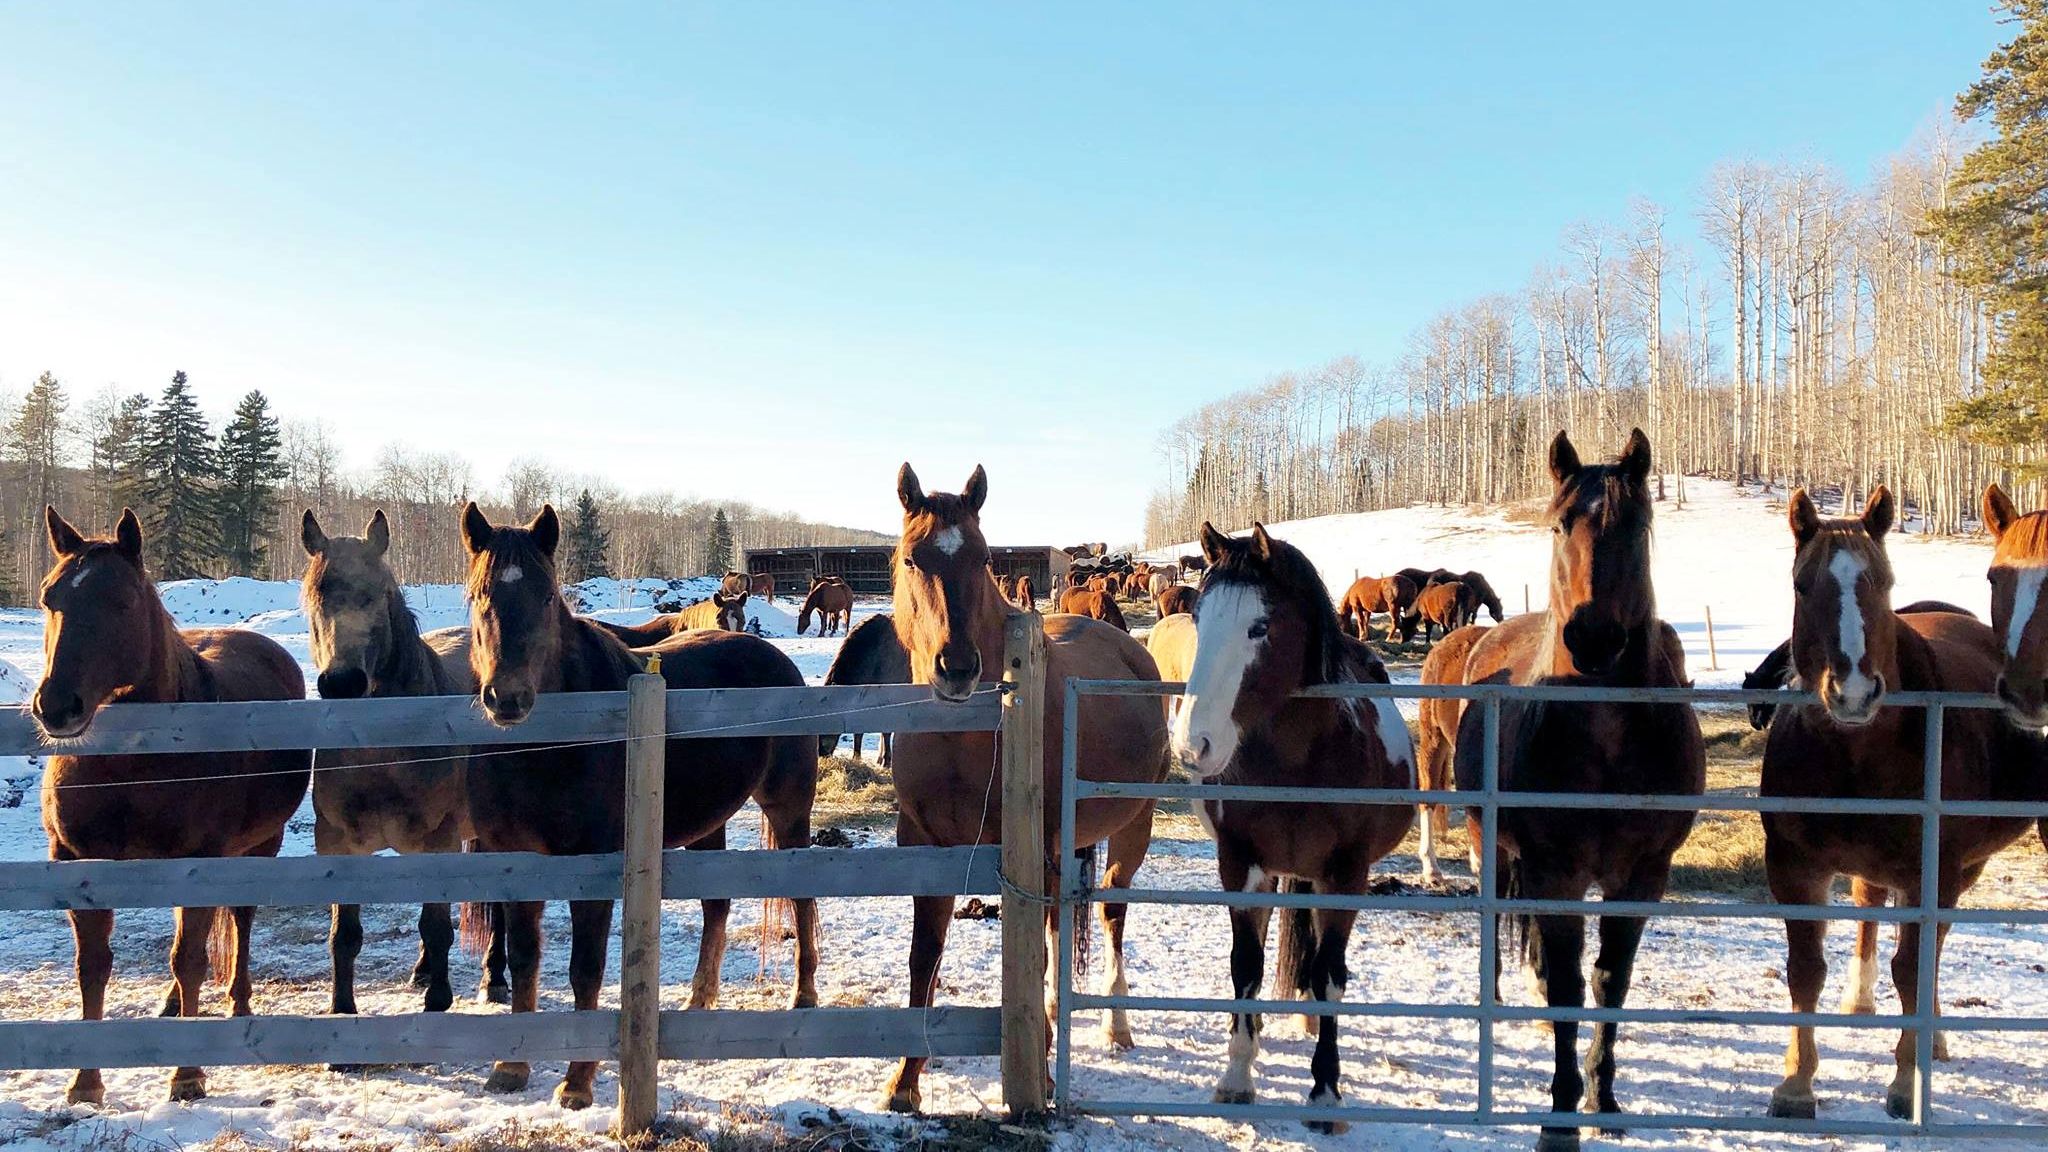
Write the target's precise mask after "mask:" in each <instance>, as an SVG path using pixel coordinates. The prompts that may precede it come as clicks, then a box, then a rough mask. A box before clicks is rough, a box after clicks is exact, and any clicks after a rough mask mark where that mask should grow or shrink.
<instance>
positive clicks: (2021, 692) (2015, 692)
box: [1997, 675, 2048, 730]
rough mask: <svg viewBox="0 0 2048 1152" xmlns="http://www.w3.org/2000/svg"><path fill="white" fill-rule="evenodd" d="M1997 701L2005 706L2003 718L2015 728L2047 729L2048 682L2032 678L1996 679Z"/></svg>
mask: <svg viewBox="0 0 2048 1152" xmlns="http://www.w3.org/2000/svg"><path fill="white" fill-rule="evenodd" d="M1997 692H1998V699H1999V701H2000V702H2001V703H2003V704H2004V705H2005V718H2006V719H2007V720H2009V721H2011V722H2012V724H2013V726H2014V727H2016V728H2025V729H2030V730H2031V729H2038V728H2048V680H2040V679H2036V678H2033V677H2020V678H2018V679H2013V678H2011V677H2007V676H2003V675H2001V676H1999V678H1998V688H1997Z"/></svg>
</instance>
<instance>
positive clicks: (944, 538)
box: [932, 525, 967, 556]
mask: <svg viewBox="0 0 2048 1152" xmlns="http://www.w3.org/2000/svg"><path fill="white" fill-rule="evenodd" d="M966 542H967V538H966V537H965V536H962V535H961V534H960V528H959V526H958V525H954V526H951V527H948V528H946V529H945V530H943V531H941V532H940V533H938V534H937V535H936V536H933V537H932V547H934V548H937V549H938V550H939V551H941V552H944V553H945V554H946V555H948V556H951V555H952V554H953V553H955V552H958V551H959V550H960V545H962V544H965V543H966Z"/></svg>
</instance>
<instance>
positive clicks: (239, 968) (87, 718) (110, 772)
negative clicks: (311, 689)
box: [29, 506, 311, 1105]
mask: <svg viewBox="0 0 2048 1152" xmlns="http://www.w3.org/2000/svg"><path fill="white" fill-rule="evenodd" d="M43 519H44V525H45V528H46V529H47V531H48V533H49V539H50V553H51V555H52V556H53V557H54V560H55V563H54V564H53V565H52V566H51V568H50V572H49V574H48V575H47V576H45V577H44V578H43V583H42V589H41V603H42V605H43V652H44V654H45V656H46V657H47V661H46V663H45V666H44V671H43V677H42V679H41V680H40V681H39V682H38V683H37V684H36V690H35V695H34V696H33V697H32V698H31V699H30V701H29V713H30V715H32V716H33V717H34V718H35V722H36V726H37V727H38V728H40V729H41V730H42V733H43V735H44V736H45V737H46V738H48V739H49V740H51V741H52V742H54V743H55V744H56V745H57V746H58V749H59V753H58V754H57V755H53V756H51V757H50V759H49V762H48V764H47V766H46V767H45V768H44V771H43V797H42V798H43V829H44V831H45V832H46V833H48V835H49V841H50V859H52V860H163V859H175V858H183V857H191V856H203V857H233V856H275V855H277V850H278V848H279V846H280V845H282V844H283V843H284V826H285V821H286V820H288V819H290V818H291V814H292V813H293V811H295V810H296V809H297V808H298V806H299V803H300V801H302V800H304V799H305V796H306V783H307V779H308V777H309V775H310V771H309V770H310V767H311V759H310V757H309V755H308V754H307V752H305V751H303V750H301V751H273V752H205V753H158V754H153V755H147V756H72V755H67V754H63V753H62V752H61V748H62V744H63V742H64V741H66V740H72V739H76V738H77V737H80V736H83V735H85V733H86V731H87V730H88V729H90V728H91V727H92V722H93V719H94V717H96V716H98V715H99V712H100V709H102V708H104V707H108V706H110V705H116V706H118V705H121V704H130V703H133V704H167V703H174V702H178V701H197V702H223V701H230V700H301V699H304V698H305V695H306V681H305V677H304V676H303V675H301V674H300V672H299V666H298V663H297V662H296V661H294V660H293V659H292V658H291V655H290V654H289V653H287V652H286V651H285V650H284V649H283V648H281V647H279V646H278V644H277V642H276V641H274V640H271V639H270V638H269V637H267V636H262V635H259V634H257V633H255V632H248V631H243V630H239V629H229V628H191V629H186V630H184V631H180V630H179V629H178V626H177V624H176V623H175V622H174V621H173V620H172V619H171V614H170V613H169V612H168V611H166V610H165V609H164V605H163V601H162V600H161V599H159V598H158V597H157V592H156V586H155V585H154V584H151V583H150V581H149V576H148V574H147V573H146V572H145V571H144V569H143V563H142V525H141V522H140V521H138V520H137V519H136V518H135V513H134V512H133V511H132V510H129V509H125V508H124V509H122V511H121V519H120V521H119V523H117V524H116V525H115V526H114V535H113V537H112V538H111V539H90V540H88V539H86V538H85V537H83V536H81V535H79V532H78V530H77V529H76V528H73V527H72V526H71V524H70V522H69V521H67V520H65V519H64V517H63V516H61V515H59V514H58V512H57V509H56V508H55V507H50V506H46V507H45V508H44V509H43ZM219 911H220V909H217V908H180V909H178V910H177V929H176V932H175V934H174V935H173V937H172V940H171V975H172V980H173V983H172V987H171V988H170V990H169V992H168V994H167V995H166V997H165V1000H164V1005H163V1011H162V1013H161V1015H164V1016H197V1015H199V993H200V989H201V986H202V985H203V984H205V982H206V976H207V970H208V964H209V958H208V950H209V939H208V938H209V936H211V937H212V940H211V946H212V948H213V949H214V950H215V951H216V952H217V953H218V954H219V955H218V956H217V958H216V959H215V960H214V961H213V963H214V964H216V965H218V966H222V967H225V966H227V964H228V963H229V962H230V956H231V957H232V961H231V962H232V969H231V977H230V981H229V985H228V996H229V999H230V1001H231V1004H232V1007H231V1011H232V1013H233V1014H234V1015H236V1016H247V1015H249V1014H250V1009H249V995H250V991H251V983H250V975H249V929H250V924H251V921H252V920H253V918H254V915H255V909H254V908H253V907H248V906H240V907H236V908H233V909H230V910H229V912H228V915H227V916H226V917H224V918H219V919H217V918H216V914H217V913H218V912H219ZM70 917H71V932H72V937H73V939H74V940H75V941H76V948H77V971H78V997H79V1007H80V1012H79V1015H80V1018H81V1019H85V1020H99V1019H101V1018H103V1016H104V1015H105V1010H106V1001H107V981H108V979H109V978H111V977H112V975H113V971H114V950H113V943H112V941H113V934H114V912H113V909H111V908H74V909H72V910H71V912H70ZM230 946H231V947H232V952H231V953H230V952H229V948H230ZM205 1095H206V1073H205V1072H204V1071H202V1070H201V1069H198V1068H192V1067H184V1068H179V1069H177V1070H176V1071H174V1072H172V1073H171V1082H170V1098H171V1099H172V1100H173V1101H183V1100H198V1099H200V1098H202V1097H204V1096H205ZM64 1099H65V1100H66V1101H67V1102H68V1103H72V1104H93V1105H98V1104H102V1103H104V1102H105V1100H106V1085H105V1084H104V1083H103V1082H102V1081H101V1079H100V1073H99V1069H97V1068H81V1069H79V1070H78V1073H77V1075H76V1076H74V1077H72V1080H71V1085H70V1087H69V1088H68V1089H66V1090H65V1093H64Z"/></svg>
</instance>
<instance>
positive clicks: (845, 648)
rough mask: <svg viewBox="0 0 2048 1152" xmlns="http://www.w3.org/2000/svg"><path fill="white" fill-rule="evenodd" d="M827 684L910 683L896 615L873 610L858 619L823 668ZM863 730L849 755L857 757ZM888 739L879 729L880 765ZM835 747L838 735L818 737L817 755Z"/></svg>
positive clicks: (886, 759) (886, 755)
mask: <svg viewBox="0 0 2048 1152" xmlns="http://www.w3.org/2000/svg"><path fill="white" fill-rule="evenodd" d="M825 683H827V684H908V683H910V653H908V652H905V651H904V650H903V644H902V642H901V641H899V640H897V639H896V619H895V617H893V616H891V615H890V614H889V613H887V612H877V613H875V614H874V615H873V616H870V617H868V618H867V619H865V620H863V621H861V622H860V623H859V624H858V625H856V626H855V627H854V629H853V631H851V632H848V633H847V634H846V641H845V642H844V643H842V644H840V645H839V651H838V652H837V653H835V654H834V655H833V657H832V666H831V667H830V668H827V669H826V670H825ZM866 736H867V733H865V732H855V733H854V734H853V758H854V759H855V760H858V759H860V754H861V744H862V743H863V742H864V740H865V738H866ZM889 744H890V740H889V734H888V733H887V732H884V733H882V746H881V749H880V750H879V752H878V753H877V755H876V763H878V764H880V765H882V766H883V767H884V768H886V767H888V766H889V761H890V755H889V752H890V748H889ZM838 750H839V737H838V736H837V735H833V736H820V737H818V755H820V756H830V755H832V754H833V753H834V752H837V751H838Z"/></svg>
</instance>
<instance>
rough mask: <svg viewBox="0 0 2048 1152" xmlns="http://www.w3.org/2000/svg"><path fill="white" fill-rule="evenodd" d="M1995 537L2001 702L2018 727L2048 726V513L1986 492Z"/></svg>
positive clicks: (1993, 489)
mask: <svg viewBox="0 0 2048 1152" xmlns="http://www.w3.org/2000/svg"><path fill="white" fill-rule="evenodd" d="M1983 515H1984V529H1985V531H1987V532H1989V533H1991V545H1992V547H1991V570H1990V573H1989V577H1990V581H1991V626H1992V628H1993V629H1994V630H1996V632H1997V633H1998V636H1999V637H2000V638H2001V639H2002V640H2003V641H2004V642H2005V662H2004V666H2003V668H2001V669H2000V671H1999V676H1998V685H1997V692H1998V698H1999V700H2000V701H2002V702H2003V703H2004V704H2005V714H2006V715H2007V716H2008V717H2010V718H2011V719H2012V722H2013V723H2014V724H2018V725H2021V726H2023V727H2027V728H2037V729H2038V728H2041V727H2043V726H2048V627H2044V626H2043V624H2044V622H2048V613H2044V612H2040V611H2038V610H2037V609H2038V608H2039V607H2040V603H2041V584H2042V580H2043V577H2044V575H2048V512H2028V513H2026V514H2025V515H2021V513H2020V510H2019V509H2018V508H2017V507H2015V506H2014V505H2013V502H2012V497H2010V496H2007V495H2006V494H2005V489H2003V488H2000V487H1999V486H1998V485H1996V484H1992V485H1990V486H1988V487H1986V488H1985V489H1984V502H1983Z"/></svg>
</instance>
